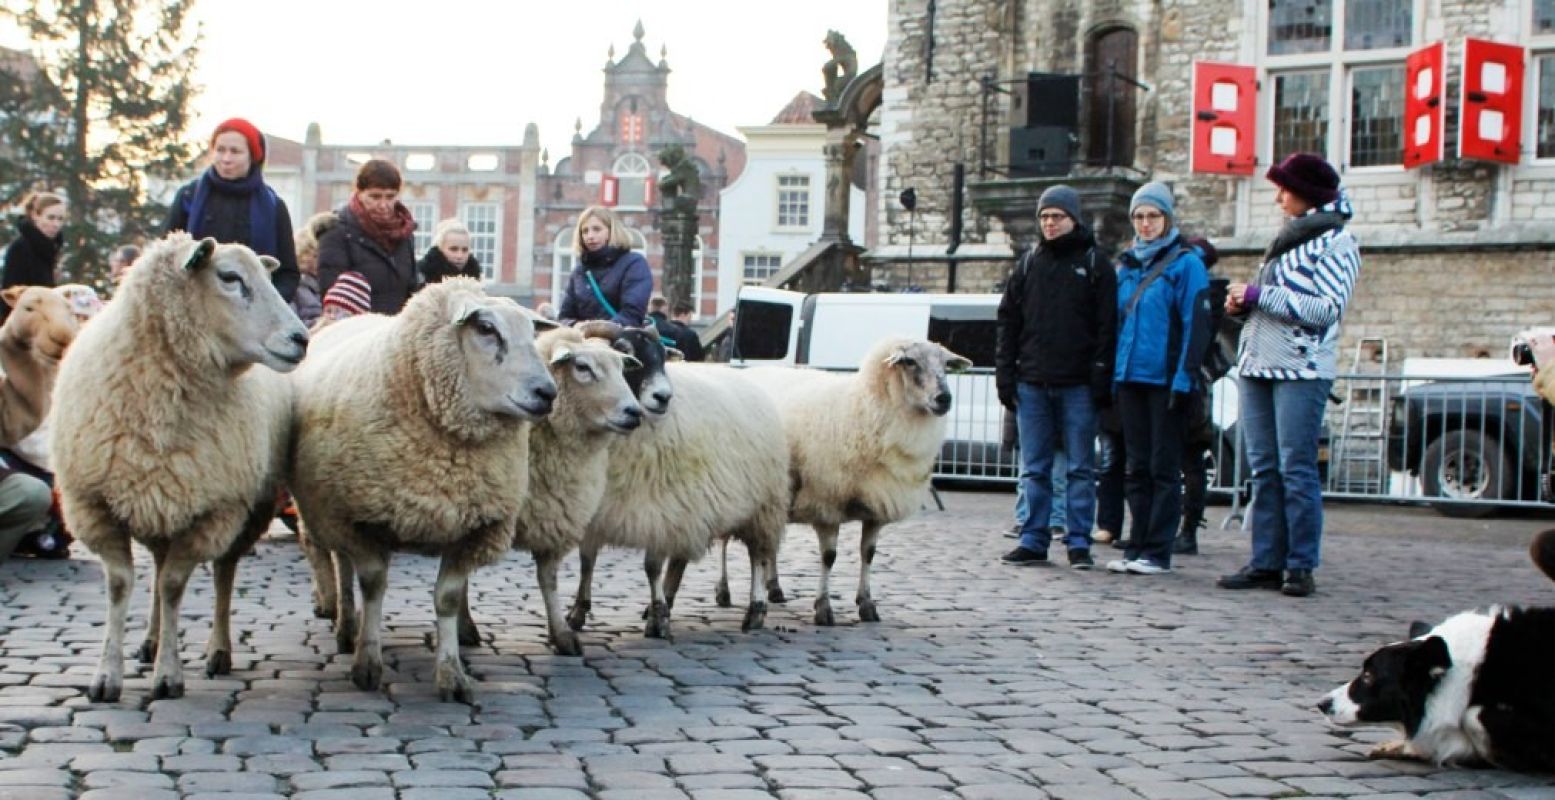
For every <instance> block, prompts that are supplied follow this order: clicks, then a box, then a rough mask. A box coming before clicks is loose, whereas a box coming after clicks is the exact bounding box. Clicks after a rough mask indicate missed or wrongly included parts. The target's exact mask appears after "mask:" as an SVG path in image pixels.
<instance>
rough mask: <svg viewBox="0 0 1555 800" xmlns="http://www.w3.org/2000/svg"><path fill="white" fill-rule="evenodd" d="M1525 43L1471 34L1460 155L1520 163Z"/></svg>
mask: <svg viewBox="0 0 1555 800" xmlns="http://www.w3.org/2000/svg"><path fill="white" fill-rule="evenodd" d="M1524 53H1525V51H1524V50H1523V48H1521V47H1518V46H1517V45H1512V44H1501V43H1499V42H1487V41H1485V40H1483V39H1465V40H1464V42H1463V80H1462V81H1461V83H1462V84H1463V87H1462V88H1463V97H1462V99H1461V101H1460V102H1459V104H1458V117H1459V125H1458V157H1459V158H1479V159H1484V160H1486V161H1500V162H1503V163H1506V164H1516V163H1517V161H1518V156H1519V152H1518V151H1519V148H1521V147H1522V128H1523V56H1524Z"/></svg>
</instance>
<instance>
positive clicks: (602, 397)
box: [538, 328, 643, 433]
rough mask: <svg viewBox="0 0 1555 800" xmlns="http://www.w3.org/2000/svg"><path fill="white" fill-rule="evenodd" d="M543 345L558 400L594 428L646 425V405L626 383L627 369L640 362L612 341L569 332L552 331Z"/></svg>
mask: <svg viewBox="0 0 1555 800" xmlns="http://www.w3.org/2000/svg"><path fill="white" fill-rule="evenodd" d="M538 345H539V350H540V357H541V358H543V359H545V361H546V363H547V364H549V366H550V369H551V377H552V378H554V379H555V380H556V385H557V388H558V391H559V393H560V394H559V397H561V398H562V402H565V404H566V405H567V407H568V408H569V409H570V411H571V413H572V415H573V417H574V418H575V419H578V420H580V421H581V422H582V423H583V424H584V425H585V426H587V427H589V428H590V429H593V430H607V431H613V432H615V433H629V432H631V431H632V430H635V429H636V428H637V426H638V425H640V424H642V416H643V410H642V406H641V405H640V404H639V403H638V402H637V396H636V395H635V394H633V393H632V388H631V386H629V385H628V384H627V382H626V371H627V370H629V369H636V368H640V367H641V366H642V364H641V362H639V361H638V360H637V359H636V358H634V357H632V356H631V355H627V354H624V353H622V352H620V351H618V350H616V349H615V347H614V346H613V344H612V342H609V341H604V340H601V339H598V338H595V337H584V336H583V335H582V334H580V333H579V332H578V331H576V330H572V329H565V328H564V329H559V330H555V331H548V332H547V333H545V334H544V335H542V336H541V337H540V339H539V343H538Z"/></svg>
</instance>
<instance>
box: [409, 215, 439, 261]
mask: <svg viewBox="0 0 1555 800" xmlns="http://www.w3.org/2000/svg"><path fill="white" fill-rule="evenodd" d="M405 208H406V209H408V210H409V211H410V216H411V218H412V219H414V220H415V221H416V232H415V234H414V235H413V236H412V238H411V249H412V250H414V251H415V253H416V258H418V259H419V258H421V257H422V256H424V255H426V252H427V251H428V250H431V249H432V229H433V228H436V227H437V204H436V203H433V202H430V201H427V200H417V201H414V202H410V203H406V204H405Z"/></svg>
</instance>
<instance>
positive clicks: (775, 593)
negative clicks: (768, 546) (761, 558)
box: [766, 547, 788, 603]
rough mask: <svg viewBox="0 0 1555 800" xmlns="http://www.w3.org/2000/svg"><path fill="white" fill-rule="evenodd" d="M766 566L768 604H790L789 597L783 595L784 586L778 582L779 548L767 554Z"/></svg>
mask: <svg viewBox="0 0 1555 800" xmlns="http://www.w3.org/2000/svg"><path fill="white" fill-rule="evenodd" d="M766 565H767V602H769V603H786V602H788V595H785V594H783V585H782V584H781V583H779V582H778V571H777V548H776V547H774V548H772V552H770V553H767V560H766Z"/></svg>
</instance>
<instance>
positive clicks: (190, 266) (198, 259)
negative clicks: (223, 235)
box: [184, 236, 216, 272]
mask: <svg viewBox="0 0 1555 800" xmlns="http://www.w3.org/2000/svg"><path fill="white" fill-rule="evenodd" d="M215 252H216V240H215V239H212V238H211V237H209V236H207V237H205V238H204V239H201V240H200V242H199V243H198V244H196V245H195V246H194V252H192V253H190V254H189V258H188V260H186V261H184V271H185V272H194V271H195V270H197V269H199V268H201V267H203V266H206V265H208V264H210V263H211V255H212V254H214V253H215Z"/></svg>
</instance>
